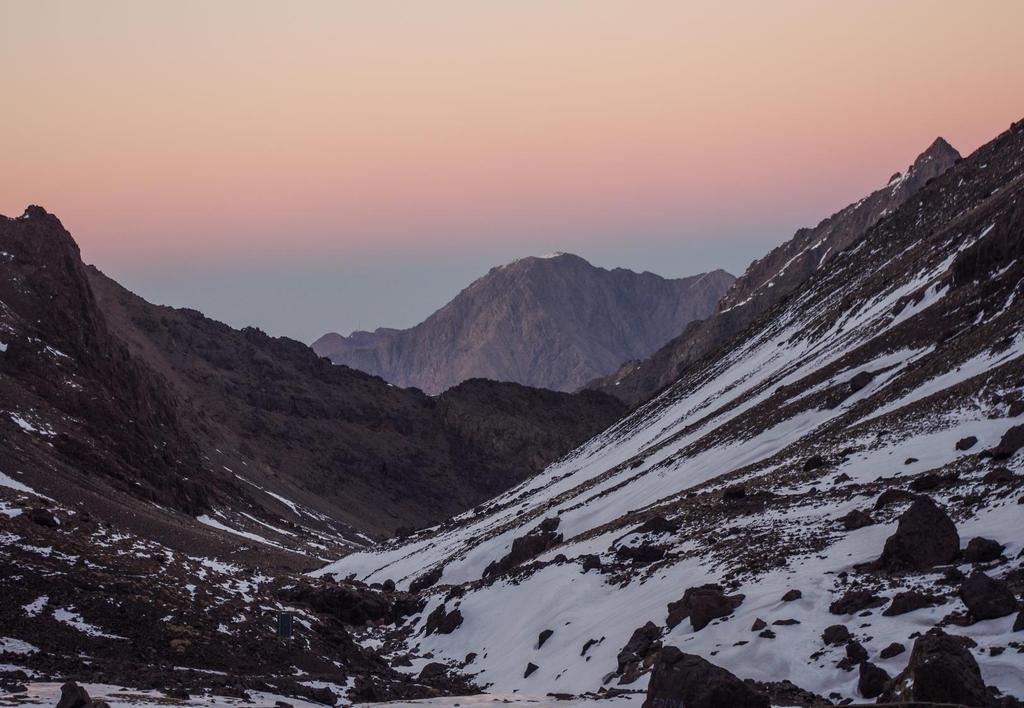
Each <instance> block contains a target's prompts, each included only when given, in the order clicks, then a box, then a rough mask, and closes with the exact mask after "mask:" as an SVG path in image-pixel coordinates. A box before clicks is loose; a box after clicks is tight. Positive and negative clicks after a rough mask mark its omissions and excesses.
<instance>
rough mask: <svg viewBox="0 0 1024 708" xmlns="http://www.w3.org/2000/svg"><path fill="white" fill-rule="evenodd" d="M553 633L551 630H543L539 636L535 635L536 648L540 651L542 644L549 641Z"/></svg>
mask: <svg viewBox="0 0 1024 708" xmlns="http://www.w3.org/2000/svg"><path fill="white" fill-rule="evenodd" d="M554 633H555V630H553V629H545V630H544V631H543V632H541V633H540V634H539V635H537V648H538V649H540V648H541V647H542V646H544V642H546V641H547V640H549V639H551V635H552V634H554Z"/></svg>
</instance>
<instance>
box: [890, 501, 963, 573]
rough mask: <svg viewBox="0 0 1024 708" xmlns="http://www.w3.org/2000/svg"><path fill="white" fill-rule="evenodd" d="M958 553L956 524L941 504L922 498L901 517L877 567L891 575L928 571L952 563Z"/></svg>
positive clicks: (958, 538)
mask: <svg viewBox="0 0 1024 708" xmlns="http://www.w3.org/2000/svg"><path fill="white" fill-rule="evenodd" d="M959 552H960V535H959V534H958V533H957V531H956V524H954V523H953V520H952V519H950V518H949V515H948V514H947V513H946V512H945V511H944V510H943V509H942V508H941V507H939V505H938V504H936V503H935V502H933V501H932V500H931V499H929V498H928V497H919V498H918V499H916V500H915V501H914V503H913V504H911V505H910V508H909V509H907V510H906V511H905V512H903V514H902V515H901V516H900V521H899V525H898V526H897V527H896V533H894V534H893V535H892V536H890V537H889V538H888V539H886V541H885V548H884V549H883V550H882V555H881V557H880V558H879V559H878V561H877V562H876V563H875V565H874V567H875V569H877V570H882V571H886V572H890V573H897V572H904V571H913V570H928V569H929V568H933V567H934V566H936V565H939V564H942V563H949V562H951V561H953V560H954V559H955V558H956V557H957V554H958V553H959Z"/></svg>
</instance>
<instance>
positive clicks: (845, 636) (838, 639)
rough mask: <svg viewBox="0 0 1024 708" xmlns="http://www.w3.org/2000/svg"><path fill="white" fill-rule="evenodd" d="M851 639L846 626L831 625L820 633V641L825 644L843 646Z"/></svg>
mask: <svg viewBox="0 0 1024 708" xmlns="http://www.w3.org/2000/svg"><path fill="white" fill-rule="evenodd" d="M852 638H853V637H852V636H851V634H850V630H848V629H847V628H846V625H842V624H833V625H829V626H828V627H826V628H825V631H824V632H822V633H821V640H822V641H823V642H825V644H843V643H845V642H848V641H850V640H851V639H852Z"/></svg>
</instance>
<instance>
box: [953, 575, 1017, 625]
mask: <svg viewBox="0 0 1024 708" xmlns="http://www.w3.org/2000/svg"><path fill="white" fill-rule="evenodd" d="M960 599H961V600H963V602H964V605H966V606H967V611H968V612H970V613H971V618H972V619H973V620H974V621H976V622H977V621H978V620H986V619H995V618H997V617H1006V615H1009V614H1013V613H1014V612H1016V611H1017V598H1016V597H1014V595H1013V591H1011V590H1010V586H1009V585H1008V584H1007V583H1006V581H1004V580H997V579H996V578H992V577H990V576H988V575H985V573H983V572H982V571H980V570H976V571H974V572H973V573H971V575H970V577H968V578H967V580H965V581H964V582H963V583H962V584H961V585H960Z"/></svg>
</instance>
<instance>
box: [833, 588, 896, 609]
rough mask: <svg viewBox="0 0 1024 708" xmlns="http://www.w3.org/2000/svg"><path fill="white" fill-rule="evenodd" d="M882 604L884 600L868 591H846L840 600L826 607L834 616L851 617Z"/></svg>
mask: <svg viewBox="0 0 1024 708" xmlns="http://www.w3.org/2000/svg"><path fill="white" fill-rule="evenodd" d="M884 604H885V598H884V597H880V596H878V595H876V594H875V593H873V592H871V591H870V590H847V591H846V592H845V593H844V594H843V596H842V597H841V598H839V599H838V600H836V601H835V602H833V603H832V604H831V605H829V606H828V611H829V612H831V613H832V614H834V615H852V614H853V613H854V612H860V611H861V610H867V609H871V608H872V607H881V606H882V605H884Z"/></svg>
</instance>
